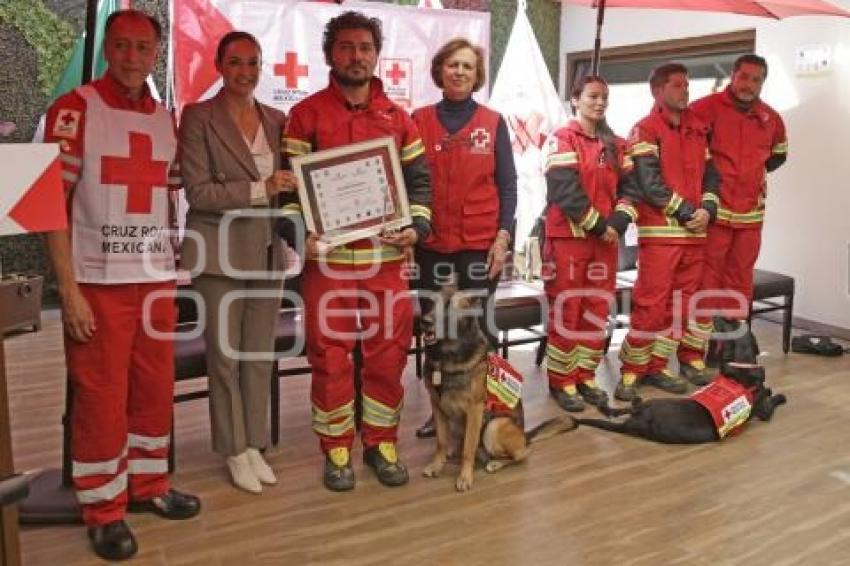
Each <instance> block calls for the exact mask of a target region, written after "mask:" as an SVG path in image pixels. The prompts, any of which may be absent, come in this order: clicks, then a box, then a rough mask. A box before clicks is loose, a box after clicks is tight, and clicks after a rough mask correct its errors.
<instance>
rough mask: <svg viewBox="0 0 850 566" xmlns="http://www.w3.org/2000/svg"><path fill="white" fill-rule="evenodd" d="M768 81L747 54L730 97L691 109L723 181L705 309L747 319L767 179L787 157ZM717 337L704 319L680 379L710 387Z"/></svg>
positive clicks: (758, 60) (759, 61)
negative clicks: (708, 359) (709, 349)
mask: <svg viewBox="0 0 850 566" xmlns="http://www.w3.org/2000/svg"><path fill="white" fill-rule="evenodd" d="M766 78H767V61H765V60H764V58H762V57H759V56H758V55H754V54H748V55H741V56H740V57H738V59H736V60H735V63H734V65H733V70H732V79H731V82H730V83H729V86H728V87H726V90H724V91H722V92H717V93H715V94H711V95H709V96H706V97H705V98H701V99H700V100H697V101H696V102H694V103H693V104H692V105H691V110H693V112H694V113H695V114H696V115H697V116H699V117H700V119H702V120H703V121H704V122H705V123H706V124H707V125H708V127H709V129H710V134H709V136H710V138H709V139H710V140H711V141H710V145H709V149H710V150H711V155H712V156H713V158H714V163H715V165H716V167H717V171H718V173H719V174H720V180H721V182H720V207H719V209H718V211H717V221H716V222H715V223H714V224H713V225H712V226H710V227H709V229H708V238H707V241H706V248H705V249H706V251H705V254H706V255H705V269H704V271H703V278H702V282H701V289H702V290H705V291H707V292H708V293H710V294H709V295H708V296H707V297H706V299H705V302H704V303H703V304H701V305H700V306H701V307H702V308H703V309H704V308H709V309H716V310H717V311H719V312H721V313H723V314H725V315H727V316H732V317H734V318H738V319H742V320H744V319H746V318H747V310H748V309H749V305H750V302H751V301H752V298H753V268H754V266H755V263H756V259H758V255H759V249H760V248H761V227H762V222H763V221H764V208H765V198H766V196H767V194H766V188H767V184H766V181H765V177H766V173H770V172H771V171H775V170H776V169H777V168H779V167H780V166H781V165H782V164H783V163H785V160H786V158H787V155H788V139H787V137H786V135H785V124H784V123H783V122H782V117H781V116H780V115H779V114H778V113H777V112H776V111H775V110H774V109H773V108H771V107H770V106H768V105H767V104H765V103H764V102H762V100H761V98H759V96H760V94H761V89H762V86H763V85H764V81H765V79H766ZM718 291H719V292H720V293H718ZM711 331H712V324H711V319H710V318H707V317H701V318H698V319H697V324H696V328H695V329H692V330H690V331H689V332H688V333H687V334H686V335H685V337H684V338H683V339H682V342H681V344H680V345H679V360H680V362H681V364H680V365H681V369H682V374H683V375H684V376H685V377H686V378H688V379H689V380H690V381H691V382H693V383H695V384H697V385H704V384H705V383H708V381H709V380H710V379H711V375H712V373H713V372H712V371H711V370H709V369H708V368H706V366H705V362H704V361H703V356H704V354H705V350H706V345H707V341H708V337H709V335H710V334H711Z"/></svg>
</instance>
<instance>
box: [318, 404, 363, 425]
mask: <svg viewBox="0 0 850 566" xmlns="http://www.w3.org/2000/svg"><path fill="white" fill-rule="evenodd" d="M353 414H354V401H349V402H348V403H346V404H345V405H342V406H341V407H337V408H336V409H332V410H330V411H323V410H321V409H320V408H319V407H317V406H316V405H313V421H314V422H315V421H320V422H324V423H327V422H330V421H335V420H337V419H340V418H342V417H347V416H349V415H353Z"/></svg>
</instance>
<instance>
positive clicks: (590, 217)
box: [579, 206, 599, 230]
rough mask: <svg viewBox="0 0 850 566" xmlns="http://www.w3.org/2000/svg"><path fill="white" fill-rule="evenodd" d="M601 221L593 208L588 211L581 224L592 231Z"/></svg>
mask: <svg viewBox="0 0 850 566" xmlns="http://www.w3.org/2000/svg"><path fill="white" fill-rule="evenodd" d="M598 221H599V212H598V211H597V210H596V209H595V208H593V207H592V206H591V207H590V208H589V209H588V210H587V212H586V213H585V214H584V216H583V217H582V218H581V221H580V222H579V224H580V225H581V227H582V228H584V229H585V230H590V229H591V228H593V227H594V226H596V223H597V222H598Z"/></svg>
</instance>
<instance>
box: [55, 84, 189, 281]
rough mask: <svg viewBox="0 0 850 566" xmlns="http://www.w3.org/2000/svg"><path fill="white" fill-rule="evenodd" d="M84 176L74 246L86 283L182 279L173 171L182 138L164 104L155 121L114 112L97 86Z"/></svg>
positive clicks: (89, 104) (89, 102) (89, 108)
mask: <svg viewBox="0 0 850 566" xmlns="http://www.w3.org/2000/svg"><path fill="white" fill-rule="evenodd" d="M77 92H78V93H79V95H80V96H81V97H82V98H83V99H84V100H85V101H86V121H85V132H84V136H85V137H84V140H85V146H84V154H83V170H82V174H81V176H80V181H79V183H77V187H76V189H75V191H74V196H73V200H72V206H71V222H72V226H71V246H72V257H73V260H74V271H75V274H76V277H77V281H79V282H80V283H101V284H104V283H105V284H117V283H144V282H152V281H169V280H172V279H174V278H175V272H174V250H173V248H172V245H171V239H170V231H169V197H168V171H169V168H170V167H171V163H172V161H173V160H174V158H175V152H176V149H177V139H176V136H175V134H174V126H173V124H172V121H171V115H170V114H169V113H168V110H166V109H165V107H163V106H162V105H159V104H158V105H157V107H156V110H155V111H154V113H153V114H141V113H139V112H132V111H129V110H119V109H116V108H111V107H109V106H108V105H107V104H106V103H105V102H104V101H103V99H102V98H101V97H100V95H99V94H98V93H97V91H96V90H95V89H94V88H93V87H91V86H83V87H80V88H79V89H77Z"/></svg>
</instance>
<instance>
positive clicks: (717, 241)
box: [679, 225, 761, 362]
mask: <svg viewBox="0 0 850 566" xmlns="http://www.w3.org/2000/svg"><path fill="white" fill-rule="evenodd" d="M760 249H761V226H758V227H752V228H744V229H734V228H731V227H729V226H718V225H712V226H709V228H708V238H707V241H706V246H705V269H703V275H702V281H701V283H700V292H701V293H705V298H704V299H702V300H700V301H699V303H698V304H697V306H698V307H699V309H701V310H704V311H705V310H707V311H709V313H710V314H706V315H705V316H697V317H695V318H696V320H695V324H694V325H692V327H691V328H689V330H688V332H687V334H686V335H685V336H684V337H683V338H682V342H681V344H680V345H679V359H680V360H682V361H685V362H693V361H694V360H700V359H702V358H703V356H704V355H705V350H706V348H707V346H708V338H709V336H710V334H711V331H712V322H711V317H712V316H713V314H714V313H715V312H721V311H722V312H723V314H724V315H726V316H731V317H734V318H738V319H742V320H743V319H746V318H747V314H748V312H749V308H750V302H751V301H752V298H753V268H754V267H755V264H756V259H758V255H759V250H760Z"/></svg>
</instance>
